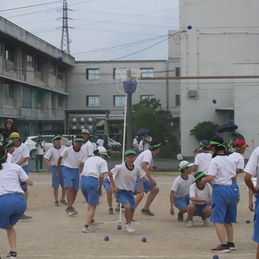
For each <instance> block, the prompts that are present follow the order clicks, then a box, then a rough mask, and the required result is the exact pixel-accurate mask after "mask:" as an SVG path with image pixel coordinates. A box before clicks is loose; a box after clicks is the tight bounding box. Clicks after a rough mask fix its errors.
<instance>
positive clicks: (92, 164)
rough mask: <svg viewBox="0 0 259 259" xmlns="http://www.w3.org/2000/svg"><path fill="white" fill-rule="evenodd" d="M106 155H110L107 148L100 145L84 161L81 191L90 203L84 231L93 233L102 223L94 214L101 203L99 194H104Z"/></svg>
mask: <svg viewBox="0 0 259 259" xmlns="http://www.w3.org/2000/svg"><path fill="white" fill-rule="evenodd" d="M105 157H108V154H107V150H106V148H104V147H99V148H97V150H96V151H94V156H90V157H89V158H87V159H86V161H85V163H84V169H83V171H82V174H81V176H82V177H81V191H82V193H83V195H84V197H85V200H86V202H87V203H88V208H87V214H86V220H85V226H84V227H83V230H82V232H83V233H93V232H94V229H93V227H96V226H98V225H99V224H100V222H99V221H96V220H94V215H95V210H96V206H97V205H99V196H100V195H101V194H102V184H103V179H104V174H105V173H108V165H107V162H106V161H105V160H104V158H105Z"/></svg>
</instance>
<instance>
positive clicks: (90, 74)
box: [86, 68, 100, 80]
mask: <svg viewBox="0 0 259 259" xmlns="http://www.w3.org/2000/svg"><path fill="white" fill-rule="evenodd" d="M86 79H89V80H98V79H100V74H99V68H91V69H86Z"/></svg>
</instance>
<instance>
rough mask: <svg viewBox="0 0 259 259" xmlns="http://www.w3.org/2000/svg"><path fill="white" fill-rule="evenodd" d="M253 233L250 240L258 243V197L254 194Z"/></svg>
mask: <svg viewBox="0 0 259 259" xmlns="http://www.w3.org/2000/svg"><path fill="white" fill-rule="evenodd" d="M255 197H256V200H255V211H254V231H253V237H252V240H253V241H255V242H257V243H259V231H258V229H259V195H258V194H255Z"/></svg>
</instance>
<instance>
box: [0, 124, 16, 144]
mask: <svg viewBox="0 0 259 259" xmlns="http://www.w3.org/2000/svg"><path fill="white" fill-rule="evenodd" d="M17 131H18V130H17V129H16V128H15V126H14V122H13V120H12V119H7V120H6V121H5V123H4V128H0V133H1V134H2V135H3V138H4V139H3V141H5V140H6V139H8V137H9V135H10V134H11V133H13V132H17Z"/></svg>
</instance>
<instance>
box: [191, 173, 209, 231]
mask: <svg viewBox="0 0 259 259" xmlns="http://www.w3.org/2000/svg"><path fill="white" fill-rule="evenodd" d="M204 177H206V174H205V173H203V172H197V173H196V174H195V175H194V178H195V182H194V183H193V184H192V185H191V187H190V203H189V205H188V209H187V215H188V219H189V220H188V222H187V227H188V228H191V227H193V216H199V217H201V218H202V220H203V224H204V226H209V222H208V218H209V217H210V215H211V207H210V203H211V196H212V187H211V185H210V184H209V183H206V184H204V183H202V181H201V179H202V178H204Z"/></svg>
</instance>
